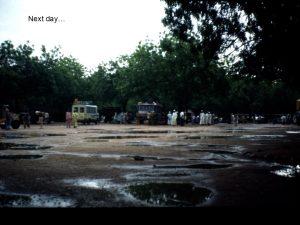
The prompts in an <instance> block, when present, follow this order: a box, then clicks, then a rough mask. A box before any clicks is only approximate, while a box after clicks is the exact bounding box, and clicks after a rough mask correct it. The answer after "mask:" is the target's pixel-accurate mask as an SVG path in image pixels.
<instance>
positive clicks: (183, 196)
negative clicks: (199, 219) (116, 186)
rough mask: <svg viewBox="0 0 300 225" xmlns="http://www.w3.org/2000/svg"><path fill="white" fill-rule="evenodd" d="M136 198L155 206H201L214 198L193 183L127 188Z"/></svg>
mask: <svg viewBox="0 0 300 225" xmlns="http://www.w3.org/2000/svg"><path fill="white" fill-rule="evenodd" d="M126 191H127V192H129V193H130V194H131V195H132V196H133V197H134V198H136V199H138V200H141V201H144V202H147V203H148V204H151V205H154V206H169V207H170V206H171V207H184V206H187V207H188V206H190V207H193V206H199V205H200V204H202V203H203V202H205V201H207V200H209V199H210V198H211V197H212V192H211V191H210V190H209V189H206V188H201V187H195V186H194V185H193V184H191V183H146V184H138V185H130V186H128V187H127V188H126Z"/></svg>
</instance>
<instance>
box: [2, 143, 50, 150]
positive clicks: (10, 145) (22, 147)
mask: <svg viewBox="0 0 300 225" xmlns="http://www.w3.org/2000/svg"><path fill="white" fill-rule="evenodd" d="M49 148H51V146H39V145H31V144H14V143H1V142H0V150H43V149H49Z"/></svg>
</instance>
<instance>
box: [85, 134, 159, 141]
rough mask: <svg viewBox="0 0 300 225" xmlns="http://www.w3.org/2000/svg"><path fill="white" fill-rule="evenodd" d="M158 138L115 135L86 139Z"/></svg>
mask: <svg viewBox="0 0 300 225" xmlns="http://www.w3.org/2000/svg"><path fill="white" fill-rule="evenodd" d="M157 137H158V136H146V135H141V136H137V135H114V136H100V137H88V138H85V139H87V140H99V139H100V140H102V139H104V140H105V139H108V140H110V139H132V138H134V139H135V138H157Z"/></svg>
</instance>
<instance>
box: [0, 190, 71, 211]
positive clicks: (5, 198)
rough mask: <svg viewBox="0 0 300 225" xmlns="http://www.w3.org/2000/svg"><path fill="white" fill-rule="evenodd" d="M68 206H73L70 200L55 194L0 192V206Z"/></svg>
mask: <svg viewBox="0 0 300 225" xmlns="http://www.w3.org/2000/svg"><path fill="white" fill-rule="evenodd" d="M70 206H74V202H73V201H72V200H70V199H66V198H61V197H57V196H47V195H27V194H15V193H0V207H16V208H17V207H49V208H52V207H53V208H61V207H70Z"/></svg>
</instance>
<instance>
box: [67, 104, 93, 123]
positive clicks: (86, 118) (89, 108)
mask: <svg viewBox="0 0 300 225" xmlns="http://www.w3.org/2000/svg"><path fill="white" fill-rule="evenodd" d="M72 116H73V118H75V117H76V118H77V121H78V122H81V123H83V124H90V123H91V122H93V123H95V124H97V123H98V122H99V113H98V106H97V105H94V104H93V103H92V102H91V101H78V100H77V99H75V100H74V102H73V105H72Z"/></svg>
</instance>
